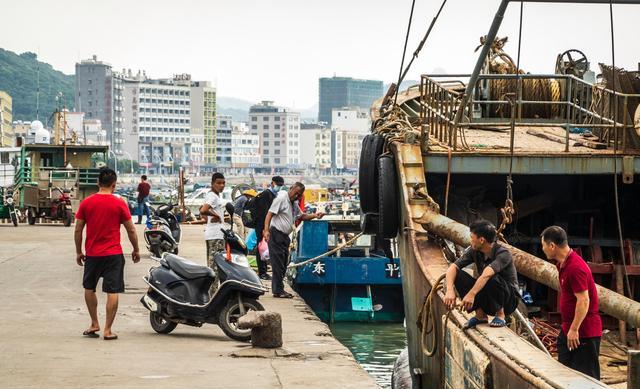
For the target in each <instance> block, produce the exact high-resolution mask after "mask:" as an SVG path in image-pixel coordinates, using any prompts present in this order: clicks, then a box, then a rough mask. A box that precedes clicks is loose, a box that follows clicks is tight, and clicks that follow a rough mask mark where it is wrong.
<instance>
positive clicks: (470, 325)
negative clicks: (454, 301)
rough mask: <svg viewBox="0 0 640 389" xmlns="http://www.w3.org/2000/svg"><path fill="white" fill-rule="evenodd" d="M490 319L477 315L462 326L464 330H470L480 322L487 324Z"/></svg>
mask: <svg viewBox="0 0 640 389" xmlns="http://www.w3.org/2000/svg"><path fill="white" fill-rule="evenodd" d="M488 322H489V321H488V320H487V319H478V318H477V317H472V318H471V319H469V321H468V322H466V323H465V324H464V325H463V326H462V330H463V331H464V330H468V329H470V328H475V326H477V325H478V324H487V323H488Z"/></svg>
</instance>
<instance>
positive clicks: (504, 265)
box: [444, 220, 518, 329]
mask: <svg viewBox="0 0 640 389" xmlns="http://www.w3.org/2000/svg"><path fill="white" fill-rule="evenodd" d="M469 229H470V230H471V247H469V248H468V249H467V251H465V253H464V254H463V255H462V257H460V258H459V259H458V260H457V261H455V263H453V264H452V265H451V266H449V269H448V270H447V281H446V285H447V292H446V295H445V298H444V303H445V305H446V306H447V308H448V309H453V308H454V306H455V302H456V294H455V291H454V286H455V290H456V291H458V295H459V296H460V297H461V298H462V306H463V308H464V309H465V310H466V311H467V312H472V311H475V317H473V318H471V319H470V320H469V321H468V322H467V323H466V324H465V325H464V328H465V329H467V328H473V327H475V326H476V325H478V324H482V323H487V321H488V319H487V315H491V316H495V317H494V319H493V320H492V321H491V324H490V326H491V327H503V326H505V325H506V321H505V317H506V315H509V314H511V313H513V311H515V309H516V307H517V306H518V274H517V272H516V268H515V265H514V263H513V258H511V253H509V251H508V250H507V249H506V248H504V247H502V246H501V245H499V244H498V243H497V242H495V239H496V228H495V226H494V225H493V224H491V223H489V222H488V221H486V220H479V221H475V222H473V223H471V225H470V226H469ZM471 264H475V267H476V271H477V274H478V275H479V276H478V279H474V278H473V277H472V276H470V275H469V274H468V273H467V272H465V271H464V270H463V269H464V268H465V267H467V266H468V265H471Z"/></svg>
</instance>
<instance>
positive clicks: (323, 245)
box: [288, 215, 404, 323]
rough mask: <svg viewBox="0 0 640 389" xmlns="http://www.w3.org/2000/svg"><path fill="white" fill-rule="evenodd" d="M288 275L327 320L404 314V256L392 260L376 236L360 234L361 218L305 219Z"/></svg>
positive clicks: (398, 318) (400, 316)
mask: <svg viewBox="0 0 640 389" xmlns="http://www.w3.org/2000/svg"><path fill="white" fill-rule="evenodd" d="M350 241H352V244H348V243H351V242H350ZM288 276H289V279H290V282H291V285H292V287H293V288H294V290H295V291H296V292H297V293H298V294H299V295H300V296H301V297H302V298H303V299H304V300H305V302H306V303H307V304H308V305H309V306H310V308H311V309H312V310H313V311H314V312H315V314H316V315H317V316H318V317H319V318H320V319H321V320H323V321H325V322H328V323H333V322H344V321H349V322H401V321H402V319H403V318H404V307H403V304H402V301H403V300H402V273H401V270H400V260H399V259H398V258H395V257H393V256H391V258H388V257H387V255H386V254H385V252H384V250H382V249H380V248H379V246H377V245H376V240H375V237H374V236H372V235H365V234H360V219H359V217H342V216H333V215H331V216H325V218H323V219H321V220H311V221H305V222H304V223H302V224H301V226H300V229H299V231H298V239H297V248H296V250H295V251H293V252H292V253H291V265H290V270H289V275H288Z"/></svg>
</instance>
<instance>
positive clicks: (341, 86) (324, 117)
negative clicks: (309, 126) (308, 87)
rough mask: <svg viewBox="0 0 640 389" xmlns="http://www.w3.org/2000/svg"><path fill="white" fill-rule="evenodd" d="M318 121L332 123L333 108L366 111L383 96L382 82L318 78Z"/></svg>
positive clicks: (344, 78)
mask: <svg viewBox="0 0 640 389" xmlns="http://www.w3.org/2000/svg"><path fill="white" fill-rule="evenodd" d="M319 83H320V91H319V95H320V106H319V109H318V121H319V122H326V123H329V124H333V123H332V113H331V111H332V110H333V109H334V108H342V107H360V108H362V109H365V110H368V109H369V108H370V107H371V104H372V103H373V102H374V101H375V100H377V99H379V98H381V97H382V96H383V94H384V91H383V84H382V81H375V80H359V79H355V78H351V77H330V78H329V77H323V78H320V81H319Z"/></svg>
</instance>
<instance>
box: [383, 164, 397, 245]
mask: <svg viewBox="0 0 640 389" xmlns="http://www.w3.org/2000/svg"><path fill="white" fill-rule="evenodd" d="M378 170H379V172H380V177H381V179H380V180H379V181H378V220H379V222H378V234H379V235H380V236H381V237H382V238H384V239H392V238H395V237H396V235H397V234H398V228H399V224H400V215H399V203H398V173H397V172H396V163H395V160H394V158H393V156H392V155H382V156H380V157H379V158H378Z"/></svg>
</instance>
